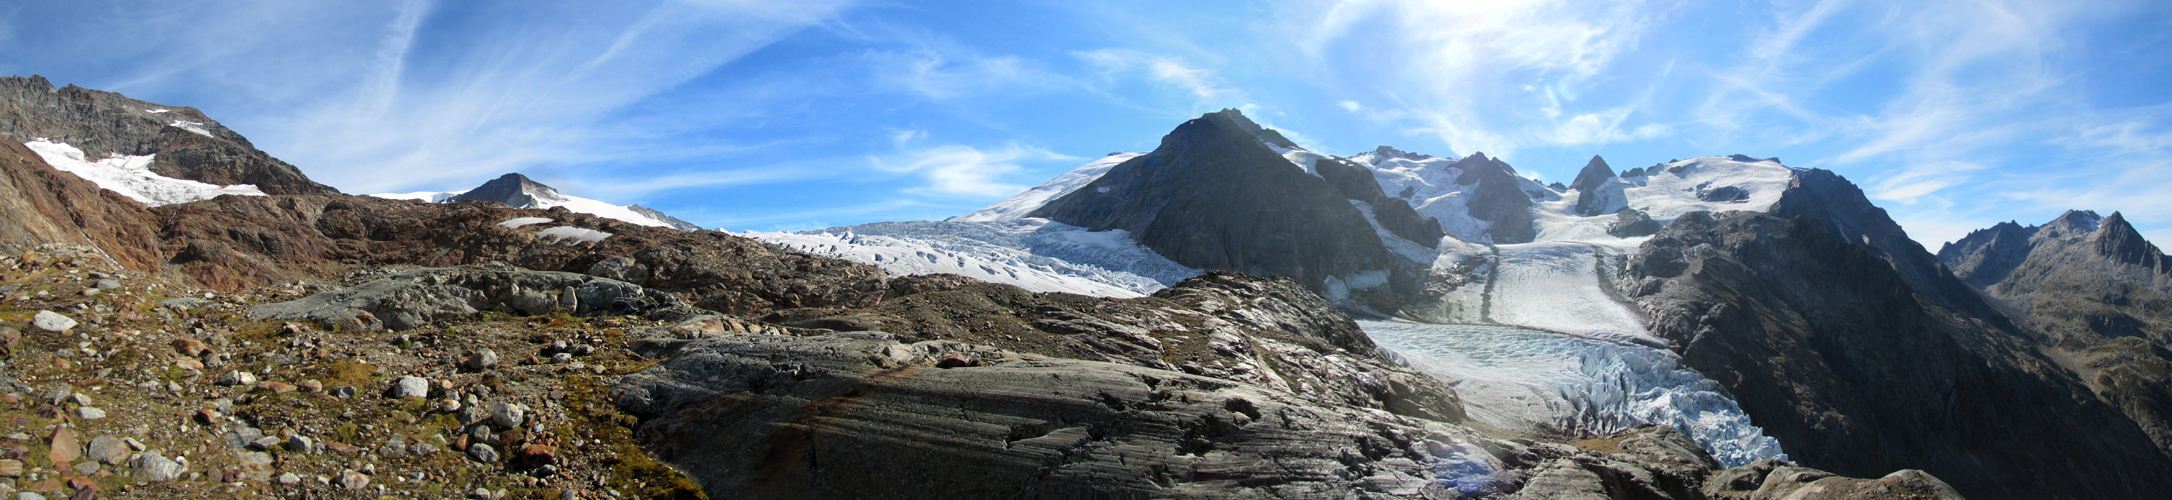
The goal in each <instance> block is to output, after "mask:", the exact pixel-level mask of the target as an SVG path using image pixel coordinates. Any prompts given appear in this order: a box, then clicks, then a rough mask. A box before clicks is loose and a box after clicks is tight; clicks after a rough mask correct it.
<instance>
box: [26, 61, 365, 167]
mask: <svg viewBox="0 0 2172 500" xmlns="http://www.w3.org/2000/svg"><path fill="white" fill-rule="evenodd" d="M0 138H4V139H5V140H7V141H9V142H14V143H17V144H20V143H23V142H28V141H33V140H37V139H40V138H44V139H48V140H52V141H56V142H63V143H67V144H68V145H70V146H75V147H76V148H77V149H81V150H83V153H84V155H85V156H87V157H89V158H93V159H95V158H104V157H107V156H111V155H130V156H142V155H156V156H155V157H154V158H152V160H151V171H152V172H156V173H158V174H159V175H163V176H167V177H173V178H177V179H189V180H196V181H202V182H207V183H211V184H218V185H232V184H251V185H255V186H256V187H257V189H261V190H263V191H264V192H265V193H269V194H331V193H338V192H339V190H337V189H333V188H332V187H331V186H326V185H323V184H318V183H316V182H314V181H310V180H309V177H307V176H304V175H302V172H301V170H299V169H296V168H294V166H293V165H288V164H287V163H286V162H283V161H279V159H278V158H273V157H272V156H271V155H269V154H266V153H264V152H263V151H259V150H257V149H256V146H254V145H252V144H250V143H249V140H248V139H246V138H243V137H242V136H241V134H237V133H234V131H232V130H228V129H227V128H226V127H225V126H222V125H219V122H218V121H217V120H212V119H211V118H210V117H206V116H204V114H203V112H201V111H197V110H196V109H195V108H189V107H182V106H166V105H161V104H152V103H148V102H143V101H138V100H135V99H130V98H128V97H127V96H123V95H120V94H116V93H112V92H105V91H98V90H90V89H85V88H82V87H77V86H74V85H69V86H67V87H62V88H59V89H55V88H53V84H52V82H49V81H46V79H45V78H44V77H40V76H31V77H29V78H23V77H15V76H10V77H0Z"/></svg>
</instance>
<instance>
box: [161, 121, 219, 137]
mask: <svg viewBox="0 0 2172 500" xmlns="http://www.w3.org/2000/svg"><path fill="white" fill-rule="evenodd" d="M167 125H171V126H174V127H179V128H180V129H181V130H187V131H190V132H195V133H196V134H197V135H201V136H204V137H211V136H212V135H211V131H210V130H205V129H204V122H192V121H188V120H174V121H173V123H168V124H167Z"/></svg>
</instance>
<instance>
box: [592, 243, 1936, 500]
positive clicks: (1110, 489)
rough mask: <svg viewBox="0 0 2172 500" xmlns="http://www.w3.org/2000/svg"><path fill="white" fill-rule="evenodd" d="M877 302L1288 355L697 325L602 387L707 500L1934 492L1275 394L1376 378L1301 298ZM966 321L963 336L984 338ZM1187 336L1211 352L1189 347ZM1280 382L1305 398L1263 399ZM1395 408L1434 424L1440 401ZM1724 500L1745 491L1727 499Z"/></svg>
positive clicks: (956, 290)
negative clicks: (1167, 358) (1360, 368)
mask: <svg viewBox="0 0 2172 500" xmlns="http://www.w3.org/2000/svg"><path fill="white" fill-rule="evenodd" d="M900 281H910V282H911V283H908V284H906V285H904V286H903V287H901V289H902V290H909V291H911V293H912V294H911V295H907V296H905V297H902V298H903V299H904V300H903V301H902V302H903V303H906V304H916V305H915V306H912V307H913V308H914V309H918V310H925V309H936V310H942V307H941V306H938V305H936V304H940V303H960V302H966V301H968V298H980V299H982V300H990V301H991V302H993V301H999V300H1000V301H1003V302H1001V303H1000V304H991V305H989V306H987V307H991V308H996V309H1008V310H1010V311H1012V312H1015V313H1020V314H1026V315H1028V317H1031V316H1035V315H1044V314H1053V315H1057V316H1064V315H1073V316H1069V317H1068V319H1064V320H1060V321H1055V322H1051V321H1045V319H1046V318H1044V320H1034V321H1030V322H1026V321H1022V320H1021V321H1019V323H1020V324H1019V325H1014V326H1013V327H1012V328H1016V327H1018V326H1024V325H1035V326H1040V327H1044V328H1046V329H1047V330H1050V331H1053V332H1062V334H1063V335H1068V336H1071V339H1073V340H1075V339H1077V338H1078V337H1079V336H1093V337H1100V338H1110V339H1123V338H1133V337H1139V336H1142V335H1140V334H1139V333H1138V332H1139V331H1140V330H1145V331H1146V332H1147V333H1146V334H1145V335H1143V336H1144V337H1148V338H1152V339H1157V341H1159V342H1162V343H1164V344H1167V345H1172V346H1176V345H1188V344H1194V343H1212V344H1213V345H1214V347H1213V349H1214V351H1216V352H1220V353H1222V355H1224V356H1228V355H1231V354H1233V353H1234V352H1235V351H1239V350H1241V349H1260V350H1268V351H1275V350H1278V349H1279V348H1278V347H1276V346H1278V345H1288V343H1291V342H1296V343H1300V344H1309V345H1310V346H1311V347H1309V348H1306V349H1298V350H1294V351H1290V352H1286V353H1284V355H1283V356H1282V357H1280V358H1279V359H1277V360H1276V361H1275V362H1272V363H1266V364H1263V365H1258V366H1256V367H1255V368H1253V369H1252V370H1258V371H1270V372H1273V373H1275V374H1276V376H1273V377H1251V376H1248V375H1250V373H1249V372H1250V371H1251V370H1238V371H1223V372H1210V371H1200V370H1190V369H1187V370H1184V371H1175V370H1169V369H1166V368H1154V367H1153V366H1156V365H1163V366H1165V365H1166V363H1158V362H1157V361H1156V360H1151V359H1140V358H1135V357H1124V356H1109V357H1107V359H1109V361H1088V360H1082V359H1075V358H1077V357H1085V356H1079V354H1082V353H1081V352H1069V353H1067V354H1071V356H1068V357H1072V358H1074V359H1065V357H1058V356H1049V355H1045V354H1037V353H1031V352H1021V351H1017V350H1011V349H1004V348H998V347H993V346H989V345H984V344H976V343H965V342H958V341H955V340H940V339H939V340H927V339H925V338H924V337H925V336H928V335H927V333H928V332H927V331H921V332H918V333H916V334H913V335H905V334H898V333H890V332H882V331H859V332H805V331H801V332H798V333H797V334H791V335H783V334H774V333H772V334H749V333H740V332H738V331H737V330H736V329H730V328H718V327H712V326H710V324H711V323H715V322H719V321H723V320H724V318H699V319H694V320H690V321H687V322H685V323H681V324H679V325H674V326H670V327H665V328H658V329H655V330H652V331H649V332H647V333H644V334H642V336H644V337H646V338H647V339H649V340H644V341H641V342H638V343H636V344H635V345H634V349H635V350H636V351H637V352H641V353H643V354H645V355H648V356H653V357H659V358H662V359H663V361H662V363H661V364H658V365H657V366H655V367H653V368H650V369H648V370H646V371H643V372H640V373H636V374H633V375H629V376H627V377H624V378H621V379H619V380H618V381H617V382H616V383H615V388H614V391H613V397H614V399H615V400H616V401H617V403H618V404H619V406H620V407H621V408H623V409H625V411H627V412H628V413H630V414H633V415H636V416H640V417H642V423H641V424H640V434H639V435H640V436H641V439H642V442H643V443H644V445H645V446H647V447H648V448H649V449H650V450H651V451H653V452H654V453H656V454H657V455H658V456H659V457H660V459H661V460H664V461H666V462H670V463H672V464H675V465H677V466H679V467H681V468H683V469H684V470H686V471H687V472H688V473H689V474H690V475H691V476H693V477H694V478H695V479H696V480H697V481H699V482H701V483H702V485H703V486H704V487H705V488H706V489H707V490H708V491H709V492H711V493H712V494H718V493H720V492H728V493H729V494H730V495H734V496H738V497H745V498H778V497H809V496H833V495H848V494H852V493H854V492H861V493H862V494H864V492H869V491H883V488H894V487H896V486H898V485H900V484H908V485H909V486H910V487H911V488H914V490H915V491H939V492H942V494H943V495H946V496H963V497H986V496H1155V497H1165V496H1175V497H1193V498H1251V497H1261V496H1276V497H1307V498H1357V497H1368V496H1402V497H1417V498H1470V497H1499V498H1547V499H1554V498H1590V499H1616V498H1671V499H1697V498H1707V496H1705V493H1704V492H1705V491H1708V490H1711V491H1720V492H1725V493H1728V494H1735V493H1743V494H1747V495H1767V496H1759V497H1758V498H1766V497H1768V496H1770V495H1773V494H1775V493H1777V492H1787V493H1792V494H1797V496H1796V497H1791V498H1840V497H1839V496H1837V495H1828V494H1825V493H1820V492H1819V491H1820V490H1821V489H1832V490H1834V491H1848V492H1854V491H1870V490H1873V489H1874V488H1872V487H1857V485H1858V484H1861V483H1873V482H1874V483H1877V484H1879V485H1884V486H1883V487H1885V488H1886V489H1888V490H1900V491H1925V492H1933V493H1937V492H1940V491H1946V492H1949V493H1950V488H1945V487H1944V485H1943V483H1940V482H1939V481H1938V480H1937V479H1935V478H1931V477H1930V476H1929V475H1927V474H1923V473H1921V472H1915V471H1904V472H1902V473H1896V474H1894V475H1892V476H1889V477H1888V478H1886V479H1881V480H1878V481H1863V480H1854V479H1845V478H1831V477H1830V476H1831V475H1830V474H1827V473H1823V472H1820V471H1814V470H1808V469H1802V470H1801V472H1799V473H1797V472H1788V473H1786V474H1783V475H1784V476H1785V477H1787V478H1789V479H1785V480H1773V481H1767V480H1765V478H1766V476H1769V475H1771V474H1770V470H1771V469H1772V468H1774V467H1787V464H1778V463H1767V464H1766V466H1767V469H1766V470H1764V471H1750V470H1730V471H1725V472H1721V473H1718V474H1715V472H1717V471H1715V469H1717V468H1718V465H1717V464H1716V463H1715V462H1714V461H1713V460H1712V458H1711V457H1710V456H1708V455H1706V454H1705V452H1704V451H1703V448H1702V447H1700V446H1698V445H1697V444H1696V442H1694V441H1692V440H1690V439H1689V438H1688V437H1687V436H1686V435H1684V434H1682V433H1681V432H1679V431H1676V430H1675V429H1673V428H1670V427H1662V426H1642V427H1637V428H1634V429H1630V430H1628V431H1625V432H1623V433H1620V434H1616V435H1612V436H1605V437H1602V438H1598V439H1591V440H1585V441H1580V442H1578V443H1576V444H1575V445H1573V446H1572V445H1569V444H1563V443H1548V442H1540V441H1532V440H1526V439H1503V438H1500V437H1496V436H1492V435H1487V434H1484V433H1481V432H1477V431H1475V430H1473V429H1470V428H1466V427H1463V426H1461V425H1457V424H1456V422H1459V421H1461V420H1462V419H1461V415H1460V414H1440V413H1437V412H1435V413H1428V412H1429V411H1431V410H1427V409H1425V408H1422V407H1420V408H1409V407H1398V406H1397V405H1396V404H1395V403H1394V402H1393V401H1392V400H1390V401H1380V400H1376V399H1373V398H1370V397H1359V398H1344V397H1341V396H1337V395H1336V394H1338V393H1346V392H1345V391H1343V390H1342V389H1339V388H1335V387H1316V386H1311V385H1310V384H1312V383H1313V382H1315V381H1318V380H1317V379H1307V378H1305V377H1302V376H1297V377H1292V376H1293V375H1298V374H1295V373H1293V372H1295V371H1298V370H1304V369H1314V368H1307V367H1322V366H1332V365H1347V364H1359V365H1372V366H1382V365H1384V364H1386V363H1387V362H1388V361H1387V358H1386V357H1385V355H1384V354H1383V353H1381V352H1379V351H1378V348H1377V347H1373V346H1372V345H1371V342H1370V341H1369V340H1366V339H1365V337H1364V336H1363V334H1362V332H1357V331H1355V328H1354V325H1350V324H1349V320H1348V318H1347V317H1341V315H1340V314H1339V313H1334V312H1333V311H1332V309H1329V308H1327V307H1326V304H1324V303H1322V302H1320V300H1319V299H1318V298H1309V300H1306V297H1309V295H1310V294H1308V293H1305V292H1304V291H1303V290H1301V289H1299V287H1297V286H1296V285H1295V284H1294V283H1291V282H1289V281H1287V280H1278V279H1260V278H1252V277H1248V276H1241V275H1234V274H1226V273H1215V274H1210V275H1207V276H1202V277H1201V278H1196V279H1195V280H1194V281H1188V282H1186V283H1185V284H1183V285H1179V286H1178V287H1173V288H1172V289H1171V290H1175V292H1172V293H1169V294H1166V295H1164V296H1157V297H1151V298H1146V299H1132V300H1123V301H1118V300H1108V299H1098V300H1099V302H1100V303H1099V304H1098V305H1094V306H1089V305H1087V304H1083V303H1078V302H1076V301H1079V300H1080V298H1076V297H1066V296H1064V294H1045V295H1043V296H1040V297H1034V296H1031V295H1013V296H1010V297H1007V298H999V297H997V296H998V295H1001V294H1000V293H999V292H1004V291H1015V290H1016V289H1015V288H1012V287H1007V286H1004V285H991V284H984V283H973V282H970V281H969V280H963V279H959V278H955V277H947V278H946V277H940V276H938V277H926V278H925V279H922V280H900ZM1006 289H1007V290H1006ZM1260 292H1265V293H1260ZM1013 293H1015V292H1013ZM961 294H962V295H961ZM1034 299H1040V301H1035V300H1034ZM1065 301H1073V302H1070V303H1065ZM1058 304H1061V305H1058ZM1066 310H1068V311H1071V312H1064V311H1066ZM1157 314H1158V316H1157ZM984 318H989V319H982V320H980V321H970V322H969V323H980V322H982V321H987V322H992V321H994V319H993V318H992V317H984ZM1171 320H1173V321H1171ZM1217 322H1229V323H1232V325H1217V324H1216V323H1217ZM1238 322H1243V325H1242V327H1235V326H1237V325H1235V324H1236V323H1238ZM888 324H891V323H887V322H884V321H882V320H877V321H876V322H875V323H870V326H873V325H888ZM1058 324H1061V325H1063V326H1060V327H1059V326H1056V325H1058ZM897 325H898V326H912V325H911V324H910V323H904V324H897ZM1191 328H1211V329H1217V331H1213V332H1191V331H1186V329H1191ZM989 330H990V331H991V332H1009V333H1005V334H1003V335H993V334H989V335H985V336H982V337H977V338H981V339H1002V340H1008V339H1011V338H1018V339H1025V340H1026V341H1027V342H1026V343H1025V344H1013V345H1021V346H1026V345H1032V344H1037V343H1052V344H1062V343H1063V341H1061V340H1058V341H1055V342H1049V341H1048V338H1047V337H1028V336H1026V335H1023V334H1022V332H1024V331H1030V328H1020V329H1016V330H1005V329H1003V328H1002V327H997V328H990V329H989ZM1201 334H1204V335H1203V336H1204V337H1208V338H1215V337H1227V339H1216V340H1208V341H1207V342H1200V340H1205V339H1201V338H1200V337H1201V336H1202V335H1201ZM950 337H953V338H964V335H952V336H950ZM1224 340H1226V342H1225V341H1224ZM1329 346H1333V347H1332V348H1329ZM1314 349H1318V350H1314ZM1054 352H1063V350H1062V349H1057V350H1055V351H1054ZM1169 354H1171V355H1178V354H1180V352H1179V351H1176V350H1174V349H1172V350H1171V352H1170V353H1169ZM1195 364H1197V363H1196V362H1187V367H1189V366H1191V365H1195ZM1394 371H1400V369H1395V368H1388V369H1387V370H1386V371H1385V372H1383V371H1375V372H1373V373H1372V376H1370V377H1368V376H1363V375H1356V374H1344V375H1343V378H1345V379H1348V380H1345V381H1344V382H1345V383H1347V382H1351V381H1363V380H1372V379H1374V378H1375V377H1378V376H1379V375H1382V374H1383V373H1386V372H1394ZM1282 377H1291V378H1292V379H1294V380H1304V382H1298V383H1293V384H1276V383H1273V381H1274V380H1277V379H1279V378H1282ZM1415 392H1417V393H1419V394H1426V393H1430V394H1433V397H1434V398H1441V399H1442V400H1443V402H1447V403H1452V402H1453V396H1452V394H1453V393H1452V391H1449V390H1447V389H1446V388H1445V387H1432V388H1421V389H1417V390H1416V391H1415ZM1322 393H1325V394H1326V395H1327V396H1328V397H1322ZM1402 397H1405V398H1407V397H1409V396H1402ZM1449 406H1452V405H1449ZM1441 408H1446V406H1442V407H1441ZM1788 470H1789V471H1794V470H1795V469H1792V468H1790V469H1788ZM1745 477H1754V478H1755V479H1756V480H1758V481H1759V482H1758V483H1756V484H1749V485H1748V486H1747V487H1737V486H1736V483H1738V482H1742V480H1741V479H1740V478H1745ZM900 478H910V479H909V480H906V481H905V482H904V483H900V482H899V481H900ZM1712 478H1729V479H1732V480H1733V482H1722V483H1711V482H1710V479H1712ZM1813 480H1819V481H1822V482H1813ZM1766 483H1770V486H1768V485H1767V484H1766ZM1806 484H1807V485H1808V486H1807V487H1806V486H1805V485H1806ZM1942 488H1943V490H1942ZM1721 498H1726V497H1721ZM1743 498H1747V497H1746V496H1745V497H1743ZM1892 498H1958V496H1954V495H1950V494H1949V495H1943V496H1938V495H1924V496H1894V497H1892Z"/></svg>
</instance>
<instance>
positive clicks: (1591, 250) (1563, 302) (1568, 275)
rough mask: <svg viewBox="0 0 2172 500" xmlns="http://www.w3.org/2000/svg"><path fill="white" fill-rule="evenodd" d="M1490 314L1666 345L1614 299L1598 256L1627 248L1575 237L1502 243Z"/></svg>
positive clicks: (1508, 322)
mask: <svg viewBox="0 0 2172 500" xmlns="http://www.w3.org/2000/svg"><path fill="white" fill-rule="evenodd" d="M1500 249H1501V255H1500V260H1499V262H1498V265H1497V267H1496V269H1497V270H1496V271H1495V272H1494V275H1493V286H1492V288H1493V293H1492V297H1491V298H1490V299H1489V300H1490V301H1491V303H1490V304H1489V305H1488V307H1486V309H1487V310H1489V311H1491V315H1490V317H1489V319H1491V320H1492V321H1493V322H1495V323H1500V324H1505V325H1517V326H1522V327H1527V328H1535V329H1539V330H1548V331H1555V332H1562V333H1569V334H1575V335H1581V336H1587V337H1596V338H1601V339H1606V340H1610V341H1615V342H1635V343H1642V344H1646V345H1652V346H1658V347H1665V346H1666V342H1665V341H1662V340H1660V339H1659V338H1658V337H1655V336H1652V334H1651V332H1649V331H1646V330H1645V329H1644V318H1643V317H1641V316H1640V315H1638V314H1637V313H1635V312H1632V311H1631V310H1630V309H1629V307H1628V306H1626V305H1623V304H1622V303H1620V302H1617V301H1615V300H1614V298H1613V297H1612V296H1610V295H1608V294H1607V293H1606V291H1605V289H1604V288H1603V287H1604V286H1605V285H1604V284H1602V283H1601V282H1600V281H1601V280H1602V279H1605V278H1604V277H1603V276H1602V275H1601V273H1600V272H1599V265H1600V264H1599V260H1600V259H1601V258H1606V259H1607V260H1609V261H1611V260H1613V259H1612V257H1613V256H1614V255H1621V254H1623V253H1626V252H1619V251H1612V252H1609V251H1604V249H1605V247H1601V246H1598V245H1593V244H1587V243H1576V242H1550V241H1549V242H1538V243H1523V244H1517V245H1500Z"/></svg>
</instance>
